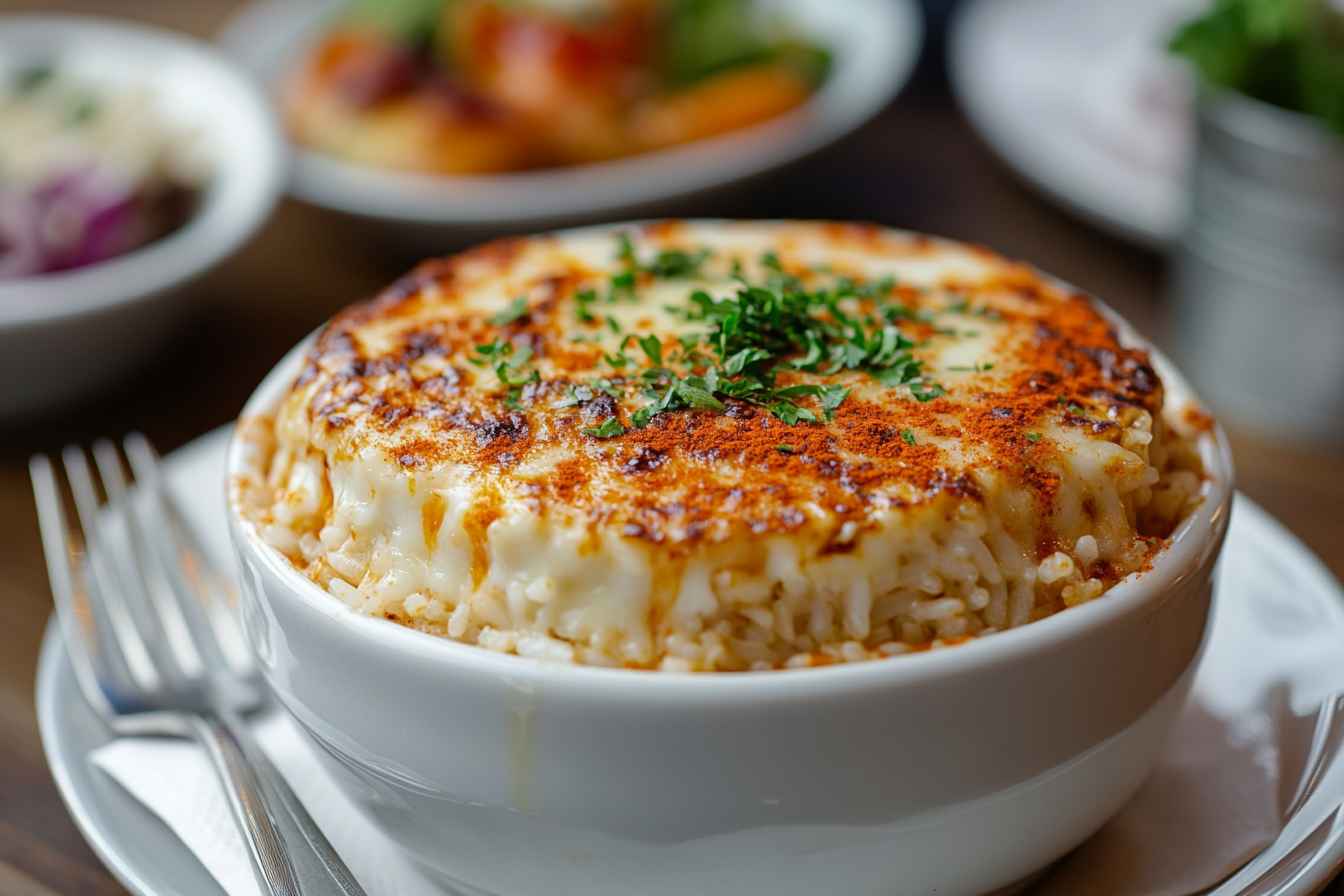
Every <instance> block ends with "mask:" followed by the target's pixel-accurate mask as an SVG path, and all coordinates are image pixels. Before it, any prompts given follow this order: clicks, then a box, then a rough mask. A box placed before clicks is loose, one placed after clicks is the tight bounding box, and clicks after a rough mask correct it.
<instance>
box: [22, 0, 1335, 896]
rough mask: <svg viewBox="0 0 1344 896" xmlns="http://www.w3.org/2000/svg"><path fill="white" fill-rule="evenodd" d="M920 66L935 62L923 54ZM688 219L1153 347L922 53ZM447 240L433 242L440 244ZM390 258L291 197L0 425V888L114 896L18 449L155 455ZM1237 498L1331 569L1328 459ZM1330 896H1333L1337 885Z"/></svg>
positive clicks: (155, 18)
mask: <svg viewBox="0 0 1344 896" xmlns="http://www.w3.org/2000/svg"><path fill="white" fill-rule="evenodd" d="M233 5H234V4H233V3H231V2H227V0H209V2H206V0H195V2H192V3H171V4H170V3H156V2H150V0H80V2H68V0H67V2H62V3H59V4H57V3H55V2H50V3H20V4H15V3H5V4H0V7H3V8H4V9H5V10H6V11H9V10H11V9H18V8H23V9H43V8H47V9H50V8H55V7H56V6H60V7H61V8H62V9H63V10H67V11H68V10H71V9H72V8H73V9H75V10H77V11H82V12H89V13H95V14H100V15H117V16H126V17H130V18H135V19H140V20H142V21H152V22H155V23H157V24H162V25H167V26H171V27H176V28H180V29H182V30H185V31H188V32H191V33H195V34H199V35H203V36H208V35H210V34H212V33H213V32H214V31H215V30H216V29H217V28H218V27H219V25H220V24H221V23H222V22H223V21H224V20H225V19H226V17H227V16H228V14H229V12H230V10H231V8H232V7H233ZM933 55H934V56H936V54H933ZM702 211H703V213H704V214H730V215H737V216H784V217H832V218H853V219H869V220H873V221H879V222H883V223H888V224H893V225H897V226H901V227H909V228H913V229H917V230H925V231H930V232H933V233H939V234H945V235H947V236H951V237H957V238H961V239H967V240H973V241H976V242H980V243H985V244H987V245H990V246H993V247H995V248H997V249H999V250H1001V251H1003V252H1005V253H1007V254H1010V255H1015V256H1019V257H1022V258H1025V259H1028V260H1030V261H1032V262H1034V263H1036V264H1038V265H1040V266H1041V267H1043V268H1045V269H1046V270H1049V271H1052V272H1054V273H1056V274H1058V275H1059V276H1061V277H1064V278H1065V279H1067V280H1070V281H1072V282H1073V283H1075V284H1077V285H1079V286H1081V287H1083V288H1085V289H1088V290H1090V291H1092V292H1094V293H1096V294H1098V295H1100V296H1103V297H1104V298H1105V299H1106V300H1107V301H1108V302H1110V303H1112V304H1113V305H1114V306H1115V307H1116V308H1117V309H1119V310H1120V311H1121V312H1122V313H1123V314H1125V315H1126V316H1127V317H1128V318H1129V319H1130V320H1131V321H1133V322H1134V323H1135V325H1136V326H1138V327H1139V329H1140V330H1142V331H1144V332H1146V333H1148V334H1150V335H1151V336H1153V337H1154V338H1155V339H1156V341H1157V342H1158V343H1162V342H1163V338H1164V334H1165V333H1166V330H1167V328H1166V322H1165V312H1166V309H1165V308H1164V306H1163V303H1162V301H1161V296H1162V291H1163V264H1162V260H1161V259H1160V258H1158V257H1157V256H1155V255H1152V254H1149V253H1147V252H1144V251H1141V250H1138V249H1134V248H1131V247H1129V246H1126V245H1124V244H1121V243H1119V242H1117V241H1115V240H1113V239H1110V238H1108V237H1106V236H1104V235H1102V234H1099V233H1097V232H1096V231H1094V230H1091V229H1090V228H1089V227H1087V226H1086V225H1084V224H1082V223H1079V222H1078V221H1077V220H1075V219H1073V218H1071V217H1069V216H1068V215H1066V214H1064V213H1063V212H1060V211H1058V210H1057V209H1055V208H1054V207H1053V206H1051V205H1049V204H1047V203H1046V202H1045V201H1044V200H1042V199H1040V198H1039V197H1038V196H1037V195H1035V194H1034V193H1032V192H1030V191H1029V190H1028V189H1026V188H1025V187H1023V186H1022V185H1020V184H1019V183H1018V182H1017V181H1016V180H1015V179H1014V178H1013V176H1012V175H1011V174H1010V173H1009V172H1008V171H1007V170H1006V169H1005V168H1004V167H1003V166H1002V165H1000V164H999V163H998V162H997V161H996V159H995V158H994V157H993V156H992V155H991V154H990V152H989V151H988V150H987V149H986V147H985V146H984V145H982V144H981V143H980V142H979V140H978V139H977V138H976V137H975V136H974V135H973V134H972V133H971V131H970V129H969V128H968V126H967V125H966V123H965V122H964V121H963V119H962V118H961V116H960V114H959V113H958V112H957V109H956V107H955V105H954V103H953V102H952V100H951V98H950V97H949V96H948V95H947V93H946V89H945V87H944V86H943V83H942V80H941V76H940V73H939V70H938V65H937V59H936V58H930V59H926V63H925V65H923V66H922V67H921V72H920V75H919V77H918V78H917V80H916V82H915V83H914V84H913V85H912V86H911V88H910V89H908V90H907V91H906V93H905V94H904V95H903V96H902V98H901V99H900V100H898V101H897V102H896V103H895V104H893V105H892V106H891V107H890V108H889V109H887V110H886V111H885V112H884V113H883V114H882V115H881V116H880V117H879V118H878V119H877V120H875V121H874V122H872V123H871V124H870V125H869V126H867V127H866V128H864V129H863V130H862V131H860V132H859V133H857V134H855V135H854V136H852V137H850V138H849V139H847V140H845V141H843V143H842V144H840V145H838V146H836V147H834V148H832V149H831V150H828V151H826V152H825V153H823V154H821V155H819V156H817V157H815V158H813V159H811V160H809V161H807V162H805V163H803V164H801V165H799V166H797V167H795V168H794V169H792V170H791V171H789V172H786V173H785V174H783V175H782V176H779V177H776V178H774V179H772V180H770V181H769V182H768V183H767V184H765V185H764V186H763V188H762V189H758V190H756V191H754V192H753V193H751V194H749V195H747V196H739V197H737V198H734V199H731V200H719V201H711V202H708V203H707V204H706V205H705V206H704V208H703V210H702ZM447 248H451V247H445V249H447ZM399 267H400V263H389V262H388V261H387V260H386V259H381V260H380V259H378V258H377V257H375V255H374V254H373V253H371V252H370V253H360V252H351V251H349V246H348V245H347V244H346V243H345V242H343V240H342V239H341V238H340V237H339V236H338V235H337V234H336V233H335V232H333V230H332V228H331V226H330V221H329V220H328V219H327V217H326V216H324V214H323V213H321V212H319V211H317V210H314V209H310V208H306V207H302V206H299V205H297V204H295V203H293V202H286V203H284V204H282V205H281V206H280V207H279V208H278V209H277V211H276V214H275V216H274V217H273V219H272V220H271V221H270V223H269V224H268V225H267V226H266V228H265V229H264V231H263V232H262V233H261V234H259V235H258V237H257V238H256V239H255V240H254V241H253V243H252V244H251V245H250V247H248V248H247V249H246V250H245V251H244V252H242V253H241V254H240V255H238V256H237V257H235V258H233V259H232V260H231V261H229V262H228V263H227V264H225V265H224V266H223V267H221V268H220V269H219V270H218V271H217V272H216V273H215V274H213V275H211V276H210V277H209V278H208V279H207V280H205V281H204V282H202V283H201V284H200V285H199V287H198V288H197V289H196V290H195V292H194V295H193V297H192V300H193V301H194V302H195V303H196V305H197V306H198V307H197V313H196V315H195V318H194V320H193V322H192V323H191V324H190V325H189V326H188V327H187V328H185V329H184V330H183V331H182V332H181V333H179V335H178V336H177V339H176V341H175V342H174V343H173V344H172V345H171V346H169V347H168V348H166V349H165V350H164V351H163V352H162V353H161V354H160V355H159V356H158V357H157V358H156V359H155V360H154V361H153V362H152V363H151V364H150V365H149V366H148V367H147V368H146V369H144V370H143V371H141V372H140V373H138V374H137V375H135V376H134V377H133V378H132V379H130V380H129V381H126V382H122V383H115V384H109V385H108V386H107V388H106V389H105V390H104V391H103V392H101V393H100V394H98V395H95V396H90V397H89V399H88V400H87V401H85V402H83V403H82V404H80V405H79V406H76V407H73V408H70V409H68V410H66V411H63V412H61V413H57V414H53V415H50V416H48V417H47V418H45V419H41V420H30V421H26V422H24V423H23V424H21V425H11V426H9V427H8V428H4V427H0V429H3V433H2V434H0V519H2V520H4V523H3V525H4V537H3V538H0V569H3V571H4V573H3V580H2V581H0V607H4V608H5V613H6V623H5V630H6V631H5V634H4V636H3V641H2V642H0V643H3V647H2V648H0V893H4V894H8V896H50V894H55V893H62V894H73V893H79V894H104V893H108V894H111V893H121V892H123V891H122V890H121V888H120V887H119V886H118V885H117V883H116V882H115V881H114V880H113V879H112V877H111V876H110V875H109V874H108V873H107V872H106V871H105V870H104V869H103V867H102V866H101V865H100V864H99V862H98V860H97V859H96V858H95V857H94V855H93V854H92V853H91V852H90V851H89V849H88V847H87V846H86V845H85V844H84V841H83V840H82V839H81V838H80V835H79V833H78V831H77V830H76V829H75V827H74V825H73V824H72V822H71V821H70V818H69V817H68V815H67V814H66V811H65V808H64V806H63V805H62V804H61V801H60V798H59V796H58V795H57V793H56V788H55V785H54V784H53V783H52V779H51V775H50V773H49V772H48V770H47V766H46V762H45V760H44V759H43V756H42V749H41V745H40V743H39V740H38V734H37V728H36V723H35V720H34V710H33V681H34V672H35V666H36V662H37V652H38V644H39V639H40V638H41V635H42V631H43V627H44V625H45V624H46V620H47V615H48V613H49V611H50V595H49V593H48V590H47V581H46V573H45V571H44V568H43V564H42V559H41V553H40V549H39V546H38V539H37V532H36V528H35V522H34V517H33V505H32V498H31V495H30V492H29V486H28V478H27V470H26V462H27V458H28V456H29V455H30V454H31V453H33V452H35V451H47V450H53V449H56V448H58V447H59V446H61V445H63V444H65V443H67V442H87V441H89V440H91V439H92V438H94V437H95V436H98V435H104V434H110V435H116V434H120V433H124V432H126V431H128V430H131V429H139V430H141V431H143V432H145V433H147V434H148V435H149V436H150V437H151V438H152V439H153V440H154V441H155V442H156V443H157V444H158V445H159V446H160V447H161V448H162V449H164V450H171V449H173V448H176V447H177V446H179V445H182V444H183V443H185V442H187V441H189V440H190V439H192V438H195V437H196V436H198V435H200V434H201V433H204V432H206V431H207V430H210V429H212V428H214V427H216V426H219V425H221V424H223V423H227V422H228V421H229V420H231V419H232V418H233V417H234V415H235V414H236V413H237V411H238V409H239V408H240V407H241V405H242V403H243V401H244V399H245V398H246V397H247V395H248V393H249V392H250V391H251V389H252V387H253V386H254V385H255V383H256V382H257V381H258V380H259V379H260V378H261V376H262V375H263V374H264V373H265V372H266V371H267V370H268V369H269V368H270V366H271V365H272V364H273V363H274V362H275V361H276V360H277V359H278V358H279V357H280V355H281V354H282V353H283V352H284V351H285V350H286V349H287V348H289V346H290V345H292V344H293V343H294V342H296V341H297V340H298V339H299V338H300V337H302V336H303V335H304V334H305V333H306V332H308V331H309V330H310V329H311V328H313V327H314V326H315V325H317V324H318V323H320V322H321V321H322V320H323V319H324V318H325V317H327V316H328V315H329V314H330V313H331V312H333V311H334V310H336V309H337V308H339V307H340V306H342V305H344V304H346V303H348V302H350V301H353V300H355V299H359V298H361V297H363V296H366V295H368V294H369V293H370V292H371V291H372V290H374V289H375V288H376V287H378V286H379V285H380V284H383V283H385V282H387V281H389V280H390V279H391V278H392V277H394V276H395V275H396V274H397V273H398V270H399ZM1234 442H1235V446H1236V454H1237V465H1238V470H1239V476H1240V484H1241V488H1242V489H1243V490H1244V491H1246V492H1247V493H1248V494H1250V495H1251V496H1252V497H1254V498H1255V499H1256V500H1257V501H1259V502H1261V503H1262V504H1263V505H1264V506H1266V507H1267V508H1268V509H1269V510H1270V511H1271V512H1273V513H1274V514H1276V515H1277V516H1278V517H1279V518H1280V519H1281V520H1283V521H1284V522H1285V523H1286V524H1287V525H1288V526H1289V528H1291V529H1292V530H1293V531H1294V532H1296V533H1297V534H1298V535H1300V536H1301V537H1302V538H1303V539H1304V540H1305V541H1306V542H1307V543H1308V544H1309V545H1310V546H1311V547H1312V548H1313V549H1315V550H1316V551H1317V552H1318V553H1319V554H1320V555H1321V556H1322V557H1324V558H1325V560H1326V563H1327V564H1328V565H1329V566H1330V567H1331V568H1332V569H1333V570H1334V571H1335V572H1336V574H1344V511H1342V510H1341V509H1340V508H1341V507H1344V456H1341V455H1339V454H1330V453H1327V452H1326V451H1324V450H1323V449H1320V448H1316V449H1310V448H1304V447H1293V446H1289V445H1286V444H1281V443H1279V442H1276V441H1273V440H1271V439H1268V438H1264V437H1257V436H1253V435H1252V434H1249V433H1235V434H1234ZM1330 892H1332V893H1337V894H1344V887H1342V886H1340V885H1339V884H1336V885H1335V886H1333V887H1332V888H1331V890H1330Z"/></svg>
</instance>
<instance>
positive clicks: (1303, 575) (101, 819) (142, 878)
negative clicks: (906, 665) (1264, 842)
mask: <svg viewBox="0 0 1344 896" xmlns="http://www.w3.org/2000/svg"><path fill="white" fill-rule="evenodd" d="M227 439H228V429H227V428H224V429H220V430H216V431H215V432H213V433H210V434H209V435H206V436H204V437H202V438H200V439H198V440H197V441H196V442H193V443H192V444H191V445H188V446H187V447H185V448H183V449H182V450H181V451H178V452H175V453H174V454H173V455H171V456H170V457H169V458H168V461H167V474H168V481H169V483H170V484H171V486H172V487H173V488H174V489H175V490H176V492H177V496H178V499H179V501H180V502H181V504H182V507H183V510H184V511H185V512H186V514H187V515H188V517H189V518H190V520H191V522H192V523H193V524H195V526H196V527H197V530H198V531H200V532H201V533H202V534H203V536H204V537H205V538H206V540H207V544H208V546H209V547H210V548H211V549H212V550H215V551H216V552H217V555H218V556H219V557H221V558H227V557H229V556H231V554H230V548H229V545H228V536H227V533H226V531H225V525H224V507H223V488H222V485H221V483H222V480H223V468H224V448H225V443H226V441H227ZM1219 589H1220V590H1219V594H1218V600H1219V601H1255V600H1257V599H1258V598H1260V597H1261V596H1262V595H1264V594H1266V593H1267V592H1269V591H1272V592H1274V593H1275V595H1276V596H1277V599H1278V600H1280V601H1282V600H1292V601H1293V602H1294V603H1295V604H1296V605H1298V606H1299V607H1300V608H1301V609H1302V610H1303V611H1305V612H1307V613H1309V614H1310V615H1311V617H1312V618H1314V619H1317V620H1319V621H1320V624H1322V625H1333V626H1336V627H1338V628H1339V629H1340V631H1339V637H1340V638H1341V640H1342V641H1344V614H1341V613H1340V612H1339V609H1340V607H1341V605H1344V591H1341V589H1340V586H1339V584H1338V583H1337V582H1335V580H1334V579H1333V577H1331V575H1330V574H1329V573H1328V572H1327V571H1326V570H1325V568H1324V567H1323V566H1322V565H1321V563H1320V561H1318V560H1317V559H1316V558H1315V557H1314V556H1312V554H1311V553H1310V551H1308V550H1307V549H1306V548H1305V547H1304V546H1303V545H1302V543H1301V542H1299V541H1298V540H1297V539H1296V538H1294V537H1293V536H1292V535H1290V534H1289V533H1288V532H1287V530H1285V529H1284V528H1283V527H1282V526H1281V525H1279V524H1278V523H1277V522H1275V521H1274V520H1273V519H1272V518H1271V517H1270V516H1269V515H1268V514H1266V513H1265V512H1264V511H1263V510H1261V509H1260V508H1259V507H1257V506H1256V505H1255V504H1254V503H1252V502H1251V501H1250V500H1249V499H1247V498H1245V497H1240V496H1239V497H1238V499H1237V503H1236V507H1235V510H1234V511H1233V514H1232V525H1231V530H1230V532H1229V533H1228V538H1227V547H1226V548H1225V549H1224V553H1223V567H1222V570H1221V572H1220V582H1219ZM1312 611H1319V612H1312ZM1215 618H1216V617H1215ZM1210 637H1211V638H1215V639H1216V638H1217V637H1218V629H1217V624H1216V622H1215V628H1214V632H1213V634H1212V635H1211V636H1210ZM1242 649H1243V650H1245V651H1247V652H1251V651H1255V650H1256V645H1255V644H1254V643H1247V644H1246V645H1244V647H1243V648H1242ZM898 662H899V661H898ZM37 716H38V724H39V726H40V728H41V732H42V743H43V746H44V747H45V749H46V754H47V760H48V762H49V763H50V764H51V769H52V773H53V774H54V776H55V778H56V784H57V786H58V787H59V788H60V791H61V795H62V797H64V799H65V803H66V805H67V806H68V807H69V809H70V813H71V815H73V816H74V819H75V823H76V824H78V825H79V828H80V830H81V831H83V833H84V836H85V837H86V838H87V839H88V841H89V843H90V844H91V845H92V846H93V848H94V850H95V851H96V852H97V853H98V855H99V856H100V857H101V858H102V860H103V861H104V862H105V863H106V864H107V866H108V868H110V869H111V870H112V872H113V874H115V875H116V876H117V878H118V879H119V880H120V881H121V882H122V883H123V884H125V886H126V887H127V888H128V889H129V890H130V891H131V892H132V893H135V894H137V896H166V894H186V896H212V894H219V893H221V892H222V891H221V890H220V888H219V887H218V885H217V884H215V882H214V880H213V879H212V878H211V877H210V876H209V875H208V874H207V873H206V872H205V869H204V868H202V867H201V866H200V864H198V863H197V861H196V859H195V857H193V856H192V855H191V853H190V852H188V851H187V848H186V847H185V846H183V845H182V843H181V841H180V840H178V839H177V836H176V835H175V834H173V833H172V832H171V831H170V830H169V829H168V828H166V827H165V826H164V825H163V824H162V823H161V822H160V821H159V820H158V819H157V818H156V817H155V816H153V815H152V814H151V813H150V812H149V810H148V809H146V808H144V807H143V806H142V805H140V804H139V803H138V802H136V801H135V800H134V799H133V798H132V797H131V796H130V795H129V794H127V793H125V792H124V791H123V790H121V789H120V787H119V785H117V784H116V783H114V782H113V781H112V780H111V779H110V778H108V777H107V776H106V775H104V774H103V773H101V772H99V771H98V770H97V769H95V768H94V767H93V766H92V765H91V764H90V763H89V762H88V761H87V759H86V757H87V756H88V755H89V753H90V752H92V751H93V750H95V749H96V748H98V747H100V746H102V745H103V744H105V743H107V741H108V740H109V735H108V732H107V731H106V730H105V729H104V728H103V726H102V725H101V723H99V721H98V720H97V719H96V718H95V717H94V716H93V715H92V713H91V712H90V711H89V710H88V709H87V707H86V706H85V705H84V702H83V700H82V699H81V697H80V695H79V692H78V691H77V690H76V686H75V681H74V678H73V673H72V672H71V669H70V666H69V663H68V661H67V660H66V656H65V649H64V646H63V644H62V642H61V638H60V633H59V632H58V631H57V629H56V627H55V624H54V623H53V624H52V625H50V626H49V627H48V629H47V635H46V639H45V641H44V643H43V645H42V656H41V660H40V662H39V667H38V675H37ZM1342 768H1344V759H1340V760H1337V761H1336V763H1335V767H1332V769H1331V770H1329V771H1331V772H1333V773H1327V774H1325V775H1324V776H1323V778H1322V784H1321V789H1320V790H1319V791H1318V792H1317V793H1316V795H1315V796H1314V797H1313V798H1312V801H1311V802H1310V803H1309V804H1308V807H1307V808H1305V809H1304V810H1303V812H1302V815H1301V816H1299V820H1303V821H1305V820H1306V819H1307V818H1308V817H1310V816H1312V815H1315V814H1318V813H1317V811H1316V810H1318V809H1319V808H1320V806H1321V805H1328V804H1331V803H1338V802H1340V800H1341V799H1344V774H1340V772H1341V769H1342ZM1319 814H1323V813H1319ZM1300 833H1301V832H1300V831H1293V832H1292V834H1291V835H1285V836H1284V837H1281V838H1280V841H1279V842H1278V843H1276V844H1274V846H1272V847H1271V848H1270V849H1269V850H1268V851H1267V852H1266V853H1265V854H1264V855H1263V856H1261V857H1260V858H1259V859H1257V860H1256V863H1255V867H1262V866H1263V865H1265V864H1267V863H1270V862H1273V861H1275V860H1276V859H1278V858H1280V857H1282V856H1283V855H1284V854H1286V853H1287V852H1289V851H1290V850H1291V849H1292V847H1293V846H1294V845H1295V843H1296V837H1297V836H1300ZM1341 863H1344V838H1341V836H1340V834H1339V833H1338V832H1336V833H1335V834H1334V835H1333V836H1332V837H1330V838H1329V839H1328V840H1327V842H1326V844H1325V845H1324V846H1323V847H1322V848H1321V849H1320V850H1319V851H1318V852H1316V853H1315V854H1313V855H1311V856H1309V857H1307V859H1306V860H1305V861H1304V863H1303V865H1302V869H1301V871H1300V873H1299V875H1298V877H1297V879H1296V880H1295V882H1294V883H1293V885H1292V887H1291V888H1290V889H1289V890H1286V891H1285V894H1284V896H1306V894H1310V893H1314V892H1315V891H1316V890H1317V889H1319V888H1320V887H1321V886H1323V885H1324V884H1325V883H1326V882H1327V881H1328V880H1329V879H1330V877H1331V876H1332V875H1333V874H1334V872H1335V871H1336V869H1338V868H1339V867H1340V865H1341ZM1247 871H1248V872H1252V873H1253V869H1251V868H1248V869H1247ZM1234 883H1235V879H1234V881H1230V882H1229V883H1228V884H1225V885H1224V887H1221V888H1219V889H1218V890H1216V891H1214V893H1213V894H1212V896H1224V891H1227V896H1230V894H1231V893H1232V892H1235V891H1234V890H1230V889H1229V888H1230V887H1231V886H1232V885H1233V884H1234ZM380 896H392V894H380Z"/></svg>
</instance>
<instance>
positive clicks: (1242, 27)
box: [1169, 0, 1344, 134]
mask: <svg viewBox="0 0 1344 896" xmlns="http://www.w3.org/2000/svg"><path fill="white" fill-rule="evenodd" d="M1169 47H1170V49H1171V50H1172V52H1174V53H1176V54H1177V55H1179V56H1183V57H1185V58H1186V59H1188V60H1189V61H1190V62H1191V63H1193V64H1194V66H1195V68H1196V69H1197V70H1198V72H1199V74H1200V76H1201V77H1202V78H1203V79H1204V80H1205V81H1206V82H1207V83H1209V84H1212V85H1215V86H1218V87H1225V88H1228V89H1231V90H1236V91H1240V92H1241V93H1244V94H1246V95H1247V96H1250V97H1254V98H1255V99H1258V100H1263V101H1265V102H1268V103H1272V104H1274V105H1276V106H1280V107H1282V108H1284V109H1290V110H1293V111H1296V112H1303V113H1306V114H1307V115H1311V116H1313V117H1315V118H1317V119H1320V120H1321V121H1322V122H1324V123H1325V125H1326V126H1327V127H1329V128H1331V129H1332V130H1334V131H1336V132H1338V133H1341V134H1344V4H1341V3H1339V2H1338V0H1216V2H1215V3H1214V5H1213V8H1212V9H1210V10H1209V11H1208V12H1206V13H1205V14H1204V15H1202V16H1200V17H1199V18H1196V19H1193V20H1192V21H1190V22H1187V23H1186V24H1185V25H1183V26H1182V27H1181V28H1180V29H1179V30H1178V31H1177V32H1176V34H1175V35H1173V36H1172V38H1171V41H1170V43H1169Z"/></svg>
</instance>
